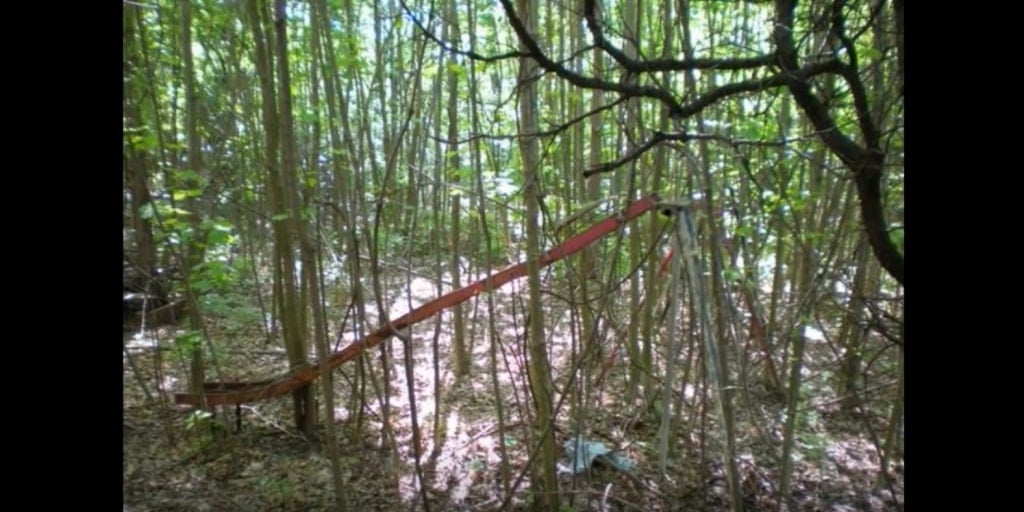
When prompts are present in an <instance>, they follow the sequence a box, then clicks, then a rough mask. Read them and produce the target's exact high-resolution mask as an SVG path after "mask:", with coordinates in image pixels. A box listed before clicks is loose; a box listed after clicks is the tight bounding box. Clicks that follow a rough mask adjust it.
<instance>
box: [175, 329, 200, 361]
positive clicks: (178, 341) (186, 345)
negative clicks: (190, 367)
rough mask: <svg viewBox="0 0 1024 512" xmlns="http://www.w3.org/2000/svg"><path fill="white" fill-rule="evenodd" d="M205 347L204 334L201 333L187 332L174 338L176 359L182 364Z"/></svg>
mask: <svg viewBox="0 0 1024 512" xmlns="http://www.w3.org/2000/svg"><path fill="white" fill-rule="evenodd" d="M202 346H203V333H201V332H199V331H186V332H184V333H181V334H179V335H177V336H175V337H174V351H173V354H174V358H175V359H177V360H178V361H180V362H186V361H188V360H189V358H191V357H192V353H193V352H194V351H196V350H201V349H202Z"/></svg>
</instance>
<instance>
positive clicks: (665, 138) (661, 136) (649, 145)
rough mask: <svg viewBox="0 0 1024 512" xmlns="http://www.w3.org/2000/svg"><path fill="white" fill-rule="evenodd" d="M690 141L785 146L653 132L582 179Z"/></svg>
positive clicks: (728, 138)
mask: <svg viewBox="0 0 1024 512" xmlns="http://www.w3.org/2000/svg"><path fill="white" fill-rule="evenodd" d="M692 140H714V141H719V142H724V143H726V144H729V145H730V146H733V147H734V148H736V147H738V146H741V145H750V146H784V145H786V141H756V140H743V139H732V138H730V137H726V136H723V135H718V134H715V133H672V132H662V131H656V132H654V133H653V134H652V135H651V138H650V139H649V140H648V141H647V142H644V143H643V144H641V145H639V146H637V147H636V149H634V150H633V151H631V152H630V153H628V154H626V155H624V156H622V157H621V158H619V159H617V160H614V161H612V162H606V163H603V164H600V165H598V166H596V167H592V168H590V169H587V170H585V171H583V177H584V178H589V177H591V176H593V175H595V174H601V173H606V172H611V171H614V170H615V169H618V168H619V167H622V166H623V165H626V164H628V163H629V162H632V161H633V160H636V159H638V158H640V157H641V156H643V155H644V153H647V152H648V151H650V150H651V149H654V147H655V146H657V145H658V144H661V143H662V142H689V141H692Z"/></svg>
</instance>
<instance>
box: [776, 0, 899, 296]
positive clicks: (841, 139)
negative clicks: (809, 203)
mask: <svg viewBox="0 0 1024 512" xmlns="http://www.w3.org/2000/svg"><path fill="white" fill-rule="evenodd" d="M795 8H796V0H775V11H776V16H777V21H776V24H775V30H774V34H773V37H774V39H775V47H776V51H777V54H778V64H779V66H780V67H781V68H782V74H781V76H783V77H785V78H786V79H787V80H786V87H787V88H788V89H789V91H790V94H792V95H793V99H794V100H795V101H796V103H797V105H799V106H800V109H801V110H802V111H803V112H804V114H805V115H806V116H807V117H808V119H809V120H810V121H811V124H812V125H813V126H814V128H815V130H817V131H818V136H819V137H821V140H822V142H824V143H825V146H827V147H828V148H829V150H830V151H832V152H833V153H835V155H836V156H838V157H839V159H840V160H841V161H842V162H843V164H845V165H846V166H847V168H849V169H850V171H851V173H852V174H853V178H854V182H855V183H856V186H857V198H858V199H859V200H860V214H861V222H862V224H863V225H864V230H865V233H866V234H867V238H868V242H869V243H870V244H871V250H872V252H873V253H874V255H875V258H877V259H878V262H879V263H880V264H881V265H882V268H884V269H885V271H886V272H888V273H889V275H891V276H892V277H893V278H894V279H896V281H897V282H898V283H899V284H900V285H903V284H904V282H903V276H904V274H903V269H904V262H903V255H902V254H900V252H899V251H898V250H897V249H896V245H895V244H894V243H893V241H892V240H891V239H889V234H888V230H887V229H886V223H885V212H884V208H883V206H882V168H883V165H884V164H885V154H884V153H883V152H882V151H881V150H879V149H878V148H876V147H868V148H863V147H861V146H859V145H857V144H856V143H855V142H854V141H853V140H851V139H850V138H849V137H847V136H846V135H844V134H843V133H842V132H840V131H839V129H838V127H837V126H836V123H835V120H834V119H833V118H832V116H831V115H830V114H829V113H828V109H827V107H826V106H825V105H824V104H823V103H822V102H821V101H820V100H819V99H818V98H817V97H816V96H814V94H813V93H812V92H811V87H810V84H808V83H807V81H806V79H803V78H801V77H800V76H799V75H798V73H797V71H798V69H799V65H798V58H797V53H796V44H795V43H794V41H793V11H794V10H795ZM844 72H846V73H849V70H848V69H847V70H846V71H844ZM844 78H845V76H844ZM869 119H870V118H869Z"/></svg>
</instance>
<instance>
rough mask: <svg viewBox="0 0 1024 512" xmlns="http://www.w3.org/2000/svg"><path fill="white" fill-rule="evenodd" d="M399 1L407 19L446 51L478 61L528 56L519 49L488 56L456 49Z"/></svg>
mask: <svg viewBox="0 0 1024 512" xmlns="http://www.w3.org/2000/svg"><path fill="white" fill-rule="evenodd" d="M399 3H400V4H402V10H403V11H405V14H406V15H408V16H409V19H411V20H412V22H413V24H415V25H416V27H417V28H419V29H420V31H421V32H423V35H425V36H427V39H430V40H431V41H433V42H434V43H435V44H437V45H438V46H440V47H441V49H442V50H444V51H446V52H450V53H454V54H455V55H462V56H463V57H467V58H470V59H473V60H476V61H480V62H497V61H500V60H505V59H515V58H519V57H527V56H528V55H524V54H523V53H522V52H519V51H511V52H506V53H502V54H499V55H489V56H488V55H481V54H479V53H476V52H474V51H470V50H460V49H458V48H456V47H454V46H452V45H450V44H448V43H446V42H444V41H442V40H441V39H440V38H439V37H437V36H435V35H434V33H433V32H431V31H430V30H428V29H427V27H425V26H423V23H421V22H420V20H419V18H417V17H416V15H415V14H413V12H412V9H410V8H409V6H408V5H406V4H405V0H399Z"/></svg>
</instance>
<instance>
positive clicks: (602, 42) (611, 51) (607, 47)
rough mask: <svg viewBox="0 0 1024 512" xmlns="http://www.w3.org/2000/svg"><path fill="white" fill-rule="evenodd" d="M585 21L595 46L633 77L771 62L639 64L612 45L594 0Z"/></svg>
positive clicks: (587, 0) (588, 0) (588, 2)
mask: <svg viewBox="0 0 1024 512" xmlns="http://www.w3.org/2000/svg"><path fill="white" fill-rule="evenodd" d="M583 18H584V19H585V20H586V21H587V28H588V29H589V30H590V33H591V34H592V35H593V36H594V45H595V46H597V47H598V48H600V49H602V50H604V51H605V53H607V54H608V55H611V57H612V58H613V59H615V62H618V63H619V65H620V66H622V67H623V68H624V69H625V70H626V71H629V72H630V73H633V74H637V75H638V74H641V73H656V72H662V71H694V70H698V69H701V70H707V69H714V70H718V71H739V70H743V69H755V68H759V67H763V66H767V65H769V64H771V62H772V56H771V55H759V56H757V57H742V58H735V59H707V58H697V59H683V60H677V59H654V60H644V61H639V60H636V59H632V58H630V57H629V56H628V55H626V53H625V52H623V51H622V50H620V49H619V48H618V47H617V46H615V45H613V44H612V43H611V42H610V41H608V39H606V38H605V37H604V29H603V28H602V27H601V22H600V20H598V14H597V2H596V1H595V0H584V2H583Z"/></svg>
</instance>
